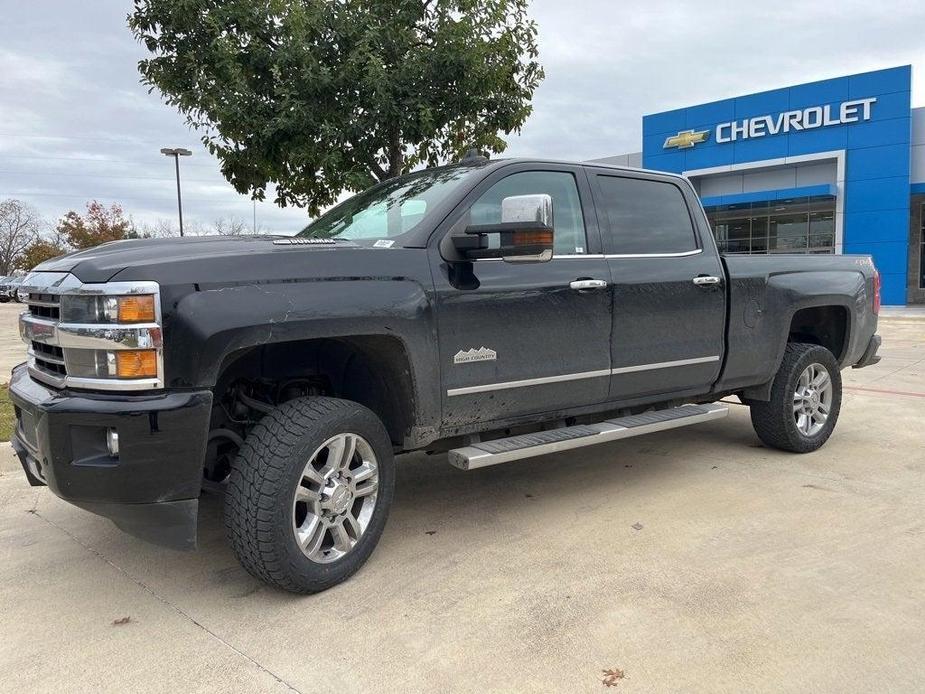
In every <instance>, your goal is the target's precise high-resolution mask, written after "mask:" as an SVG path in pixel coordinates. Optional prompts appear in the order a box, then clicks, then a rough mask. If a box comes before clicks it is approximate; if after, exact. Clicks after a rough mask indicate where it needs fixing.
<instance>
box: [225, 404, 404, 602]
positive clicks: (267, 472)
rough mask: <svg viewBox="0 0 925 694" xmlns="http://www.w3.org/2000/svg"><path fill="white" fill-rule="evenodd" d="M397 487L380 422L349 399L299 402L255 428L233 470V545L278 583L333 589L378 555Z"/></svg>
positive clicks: (228, 507) (247, 563) (228, 509)
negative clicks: (377, 546)
mask: <svg viewBox="0 0 925 694" xmlns="http://www.w3.org/2000/svg"><path fill="white" fill-rule="evenodd" d="M394 483H395V470H394V461H393V456H392V445H391V442H390V441H389V437H388V434H387V433H386V431H385V427H384V426H383V425H382V422H380V421H379V419H378V418H377V417H376V415H374V414H373V413H372V412H370V411H369V410H368V409H366V408H365V407H363V406H362V405H359V404H357V403H355V402H350V401H348V400H338V399H335V398H299V399H296V400H291V401H289V402H287V403H285V404H283V405H281V406H280V407H278V408H277V409H276V410H274V411H273V412H271V413H270V414H268V415H266V416H265V417H264V418H263V419H262V420H261V421H260V423H259V424H258V425H257V426H256V427H254V429H253V431H252V432H251V434H250V435H249V436H248V437H247V439H246V441H245V442H244V446H243V447H242V448H241V450H240V452H239V453H238V456H237V458H236V459H235V461H234V463H233V465H232V468H231V473H230V475H229V478H228V491H227V494H226V499H225V525H226V527H227V528H228V533H229V537H230V539H231V545H232V548H233V549H234V551H235V554H236V555H237V557H238V559H239V560H240V562H241V564H242V565H243V566H244V567H245V568H246V569H247V570H248V571H249V572H250V573H251V574H253V575H254V576H256V577H257V578H259V579H261V580H263V581H265V582H267V583H270V584H271V585H275V586H277V587H279V588H282V589H284V590H288V591H291V592H295V593H313V592H317V591H321V590H325V589H326V588H330V587H331V586H333V585H335V584H337V583H339V582H341V581H343V580H345V579H346V578H348V577H349V576H350V575H352V574H353V573H354V572H355V571H357V569H359V568H360V567H361V566H362V565H363V563H364V562H365V561H366V559H367V558H368V557H369V555H370V554H371V553H372V551H373V549H374V548H375V546H376V544H377V543H378V541H379V537H380V536H381V534H382V530H383V528H384V527H385V521H386V517H387V515H388V511H389V507H390V506H391V503H392V493H393V489H394Z"/></svg>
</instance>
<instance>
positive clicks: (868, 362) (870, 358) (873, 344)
mask: <svg viewBox="0 0 925 694" xmlns="http://www.w3.org/2000/svg"><path fill="white" fill-rule="evenodd" d="M880 343H881V339H880V336H879V335H872V336H871V338H870V342H868V343H867V349H865V350H864V354H863V355H862V356H861V358H860V359H859V360H858V363H857V364H855V365H854V366H853V367H852V368H854V369H863V368H864V367H865V366H872V365H873V364H876V363H877V362H878V361H880V355H879V354H877V350H879V349H880Z"/></svg>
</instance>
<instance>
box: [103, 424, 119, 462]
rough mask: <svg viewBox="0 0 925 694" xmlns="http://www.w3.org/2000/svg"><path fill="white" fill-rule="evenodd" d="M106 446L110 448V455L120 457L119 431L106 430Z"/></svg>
mask: <svg viewBox="0 0 925 694" xmlns="http://www.w3.org/2000/svg"><path fill="white" fill-rule="evenodd" d="M106 448H108V449H109V455H111V456H112V457H113V458H118V457H119V432H118V431H116V430H115V429H108V430H107V431H106Z"/></svg>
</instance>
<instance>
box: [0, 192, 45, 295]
mask: <svg viewBox="0 0 925 694" xmlns="http://www.w3.org/2000/svg"><path fill="white" fill-rule="evenodd" d="M41 225H42V218H41V217H40V216H39V213H38V211H37V210H36V209H35V208H34V207H32V206H31V205H29V204H27V203H25V202H23V201H22V200H12V199H9V200H3V201H0V276H2V277H6V276H7V275H9V274H10V272H11V271H12V270H13V268H14V267H15V263H16V259H17V258H18V257H19V256H20V255H21V254H22V252H23V251H24V250H25V249H26V248H27V247H28V246H29V245H30V244H31V243H32V242H33V241H34V240H35V239H36V238H37V237H38V234H39V231H40V229H41Z"/></svg>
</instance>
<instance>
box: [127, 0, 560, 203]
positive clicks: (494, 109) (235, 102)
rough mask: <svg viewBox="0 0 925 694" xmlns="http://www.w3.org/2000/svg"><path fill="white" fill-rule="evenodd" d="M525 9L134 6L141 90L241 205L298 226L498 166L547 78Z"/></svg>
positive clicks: (484, 2)
mask: <svg viewBox="0 0 925 694" xmlns="http://www.w3.org/2000/svg"><path fill="white" fill-rule="evenodd" d="M527 4H528V0H436V1H435V0H338V1H337V2H331V1H330V0H274V1H273V2H269V3H267V2H254V1H253V0H185V1H184V2H177V1H176V0H134V11H133V12H132V13H131V14H130V15H129V18H128V20H129V27H130V28H131V30H132V32H133V33H134V35H135V37H136V39H138V40H139V41H141V42H142V43H143V44H144V45H145V47H146V48H147V49H148V51H149V52H150V53H151V54H152V55H153V57H151V58H148V59H145V60H141V61H140V62H139V64H138V68H139V71H140V72H141V75H142V81H143V82H144V83H145V84H147V85H148V86H149V87H150V88H151V90H154V89H158V90H160V91H161V93H162V94H163V96H164V98H165V100H166V101H167V103H168V104H170V105H172V106H175V107H176V108H177V109H179V111H180V112H181V113H182V114H183V115H185V116H186V119H187V122H188V123H189V124H190V125H192V126H193V127H196V128H198V129H200V131H201V132H202V133H203V135H202V141H203V143H204V144H205V145H206V147H207V148H208V149H209V151H210V152H212V154H214V155H215V156H217V157H218V159H219V160H220V161H221V165H222V173H223V174H224V176H225V177H226V178H227V179H228V180H229V181H230V182H231V183H232V185H233V186H234V187H235V189H236V190H237V191H238V192H239V193H250V194H252V195H253V196H254V197H255V198H257V199H260V200H262V199H264V197H265V194H266V190H267V186H268V183H270V182H274V183H275V184H276V202H277V203H278V204H279V205H282V206H285V205H287V204H295V205H305V206H307V207H308V208H309V212H310V214H312V215H314V214H317V213H318V212H319V211H320V210H321V209H322V208H324V207H326V206H328V205H330V204H332V203H334V202H335V201H336V200H337V198H338V196H339V195H340V194H341V193H342V192H343V191H345V190H360V189H363V188H365V187H367V186H368V185H370V184H371V183H373V182H375V181H382V180H385V179H388V178H392V177H394V176H398V175H400V174H402V173H405V172H407V171H410V170H412V169H414V168H416V167H418V166H421V165H427V166H434V165H437V164H439V163H441V162H445V161H447V160H452V159H455V158H458V157H459V156H461V155H462V154H463V153H464V152H466V151H467V150H469V149H470V148H476V149H478V150H480V151H490V152H501V151H503V150H504V149H505V147H506V143H505V141H504V140H503V139H502V137H501V134H502V133H503V134H509V133H511V132H517V131H519V130H520V127H521V126H522V125H523V123H524V121H525V120H526V119H527V117H528V116H529V115H530V112H531V106H530V100H531V98H532V96H533V92H534V90H535V89H536V87H537V85H538V84H539V82H540V81H541V80H542V78H543V69H542V67H540V65H539V63H538V62H537V60H536V58H537V55H538V53H537V45H536V24H535V23H534V22H533V21H532V20H531V19H529V17H528V16H527Z"/></svg>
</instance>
